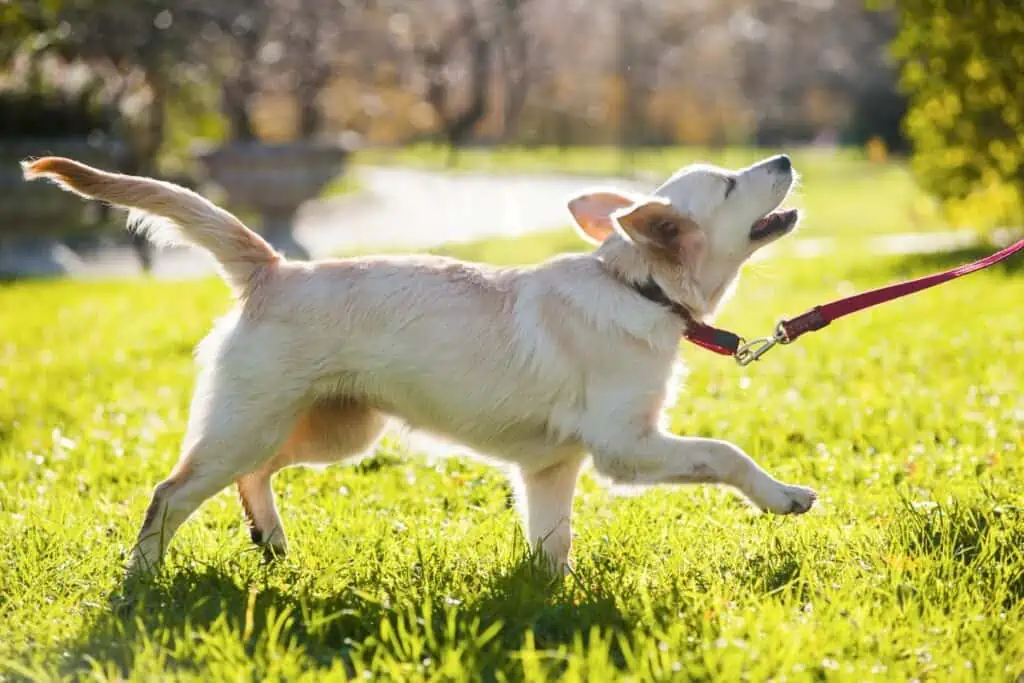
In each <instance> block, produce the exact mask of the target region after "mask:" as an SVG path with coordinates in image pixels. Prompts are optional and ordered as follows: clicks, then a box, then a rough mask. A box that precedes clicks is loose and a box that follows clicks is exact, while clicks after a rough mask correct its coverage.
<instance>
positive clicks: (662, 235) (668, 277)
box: [569, 156, 799, 317]
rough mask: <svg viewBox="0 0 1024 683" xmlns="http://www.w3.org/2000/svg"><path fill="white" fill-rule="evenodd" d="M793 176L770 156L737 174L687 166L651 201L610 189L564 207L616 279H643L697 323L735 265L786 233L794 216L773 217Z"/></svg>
mask: <svg viewBox="0 0 1024 683" xmlns="http://www.w3.org/2000/svg"><path fill="white" fill-rule="evenodd" d="M795 177H796V173H795V172H794V170H793V166H792V164H791V163H790V160H789V157H786V156H775V157H771V158H769V159H765V160H764V161H761V162H760V163H757V164H754V165H753V166H750V167H748V168H745V169H742V170H739V171H729V170H726V169H722V168H717V167H714V166H708V165H703V164H699V165H693V166H687V167H685V168H683V169H681V170H680V171H679V172H677V173H676V174H675V175H673V176H672V177H671V178H669V180H668V181H667V182H665V184H664V185H662V186H661V187H660V188H658V189H657V190H656V191H655V192H654V194H652V195H648V196H633V195H629V194H626V193H621V192H617V191H609V190H599V191H593V192H588V193H585V194H582V195H579V196H578V197H575V198H574V199H572V200H571V201H570V202H569V212H570V213H571V214H572V216H573V219H574V220H575V221H576V225H577V227H578V228H579V230H580V232H581V233H582V235H583V236H584V237H585V238H586V239H588V240H590V241H592V242H594V243H596V244H602V247H601V249H599V250H598V252H597V255H598V257H599V258H602V259H603V260H604V261H605V262H606V263H608V264H609V266H610V267H612V268H613V269H615V270H616V271H617V274H618V275H620V276H622V277H624V278H626V279H629V280H632V281H635V282H642V281H643V280H646V279H647V278H648V277H653V278H654V280H655V281H656V282H657V283H658V284H659V285H660V286H661V287H662V289H664V290H665V292H666V294H668V295H669V296H670V297H672V298H673V299H674V300H676V301H677V302H679V303H681V304H683V305H684V306H686V307H687V308H689V309H690V310H691V312H693V313H694V314H695V315H697V316H698V317H705V316H708V315H710V314H711V313H712V312H713V311H714V309H715V308H716V307H717V306H718V304H719V303H721V301H722V300H723V299H724V298H725V296H726V294H727V293H728V292H729V290H730V289H731V287H732V284H733V282H734V281H735V279H736V276H737V274H738V273H739V269H740V266H742V265H743V263H744V262H746V261H747V259H749V258H750V256H751V255H753V253H754V252H755V251H757V250H758V249H759V248H761V247H763V246H765V245H767V244H769V243H771V242H773V241H775V240H776V239H778V238H780V237H782V236H783V235H786V234H788V233H790V232H791V231H792V230H793V228H794V227H795V226H796V224H797V220H798V218H799V215H798V212H797V211H796V209H789V210H778V208H779V206H780V205H781V204H782V202H783V200H784V199H785V198H786V195H787V194H788V193H789V190H790V188H791V187H792V186H793V181H794V179H795Z"/></svg>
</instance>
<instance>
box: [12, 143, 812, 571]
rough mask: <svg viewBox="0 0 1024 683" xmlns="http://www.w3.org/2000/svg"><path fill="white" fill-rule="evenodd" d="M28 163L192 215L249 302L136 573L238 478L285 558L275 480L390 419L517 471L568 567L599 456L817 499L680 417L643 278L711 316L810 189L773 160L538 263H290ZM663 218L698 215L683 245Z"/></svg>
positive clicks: (580, 218) (613, 209)
mask: <svg viewBox="0 0 1024 683" xmlns="http://www.w3.org/2000/svg"><path fill="white" fill-rule="evenodd" d="M26 174H27V175H41V176H47V177H51V178H54V179H56V180H57V181H58V182H60V183H61V184H63V185H64V186H66V187H68V188H70V189H72V190H74V191H77V192H79V193H81V194H84V195H86V196H93V197H98V198H100V199H104V200H107V201H109V202H112V203H115V204H119V205H123V206H128V207H131V208H133V209H136V210H141V211H144V212H148V214H155V215H157V216H161V217H164V218H167V219H170V220H172V221H173V222H174V224H175V225H176V226H177V230H178V232H179V234H181V235H182V236H184V238H185V239H186V240H191V241H193V242H196V243H199V244H200V245H202V246H204V247H206V248H208V249H209V250H210V251H211V252H212V253H214V255H215V256H216V257H217V258H218V259H219V260H220V261H221V263H222V266H223V270H224V272H225V273H226V274H227V277H228V279H229V281H230V282H231V284H232V285H233V287H234V289H235V291H236V292H237V294H238V297H239V303H238V306H237V307H236V309H235V310H234V311H233V312H232V313H231V314H230V315H229V316H227V317H225V318H224V319H223V320H221V321H220V322H219V323H218V324H217V326H216V327H215V329H214V331H213V332H212V333H211V335H210V336H209V337H208V338H207V339H206V340H205V341H204V342H203V343H202V346H201V353H200V362H201V371H200V373H199V377H198V381H197V386H196V389H195V395H194V398H193V401H192V407H191V413H190V417H189V424H188V429H187V433H186V435H185V439H184V445H183V450H182V456H181V460H180V461H179V463H178V465H177V467H176V468H175V470H174V472H172V474H171V475H170V477H169V478H168V479H167V480H166V481H164V482H163V483H162V484H160V485H159V486H158V487H157V489H156V491H155V493H154V495H153V500H152V503H151V505H150V509H149V510H148V512H147V515H146V520H145V523H144V524H143V528H142V530H141V531H140V535H139V542H138V545H137V547H136V550H135V554H134V557H133V561H132V567H133V568H134V569H142V568H147V567H150V566H152V565H153V564H155V563H156V562H157V561H158V560H159V558H160V556H161V555H162V553H163V551H164V549H165V548H166V545H167V543H168V542H169V541H170V538H171V536H172V535H173V534H174V532H175V530H176V529H177V527H178V526H179V525H180V524H181V523H183V522H184V521H185V519H186V518H187V517H188V516H189V515H191V514H192V512H194V511H195V509H196V508H197V507H198V506H199V505H200V504H201V503H202V502H203V501H204V500H205V499H207V498H209V497H210V496H212V495H214V494H215V493H217V492H218V491H220V490H221V489H223V488H224V487H225V486H227V485H229V484H230V483H231V482H232V481H236V482H237V483H238V487H239V492H240V494H241V496H242V501H243V504H244V506H245V507H246V511H247V515H248V517H249V519H250V522H251V524H252V528H253V535H254V539H255V540H257V541H258V542H259V543H261V544H264V545H265V546H266V548H267V549H268V550H269V551H272V552H283V551H284V550H285V547H286V541H285V535H284V530H283V528H282V525H281V520H280V518H279V516H278V513H277V510H276V508H275V505H274V500H273V494H272V492H271V487H270V479H271V476H272V475H273V473H274V472H276V471H277V470H278V469H280V468H281V467H285V466H288V465H292V464H299V463H330V462H337V461H346V460H351V459H353V458H355V457H358V456H359V455H360V454H362V453H365V452H366V451H367V450H368V449H371V448H372V447H373V444H374V443H375V441H376V439H377V438H378V436H379V434H380V433H381V431H382V429H383V426H384V423H385V421H386V419H387V418H388V417H389V416H394V417H397V418H400V419H401V420H404V421H405V422H407V423H408V424H409V425H411V426H412V427H413V428H416V429H421V430H425V431H427V432H431V433H433V434H437V435H440V436H443V437H446V438H448V439H452V440H455V441H457V442H460V443H462V444H465V445H467V446H469V447H470V448H472V449H474V450H475V451H477V452H478V453H481V454H484V455H486V456H487V457H488V458H490V459H492V460H493V461H495V462H497V463H500V464H501V465H503V466H505V467H506V468H508V469H510V470H511V471H512V472H513V476H514V480H515V481H514V483H515V486H516V489H517V491H518V492H519V500H520V504H521V507H522V509H523V519H524V524H525V528H526V533H527V535H528V537H529V539H530V540H531V542H533V543H534V544H535V545H536V547H537V548H538V550H541V551H543V555H544V557H546V558H547V560H548V562H549V563H550V564H551V566H552V567H553V568H562V569H565V568H567V567H568V566H569V554H570V547H571V542H572V530H571V521H570V516H571V510H572V498H573V493H574V490H575V486H576V480H577V477H578V474H579V472H580V469H581V467H582V466H583V464H584V462H585V460H586V458H587V456H588V455H589V456H591V457H592V460H593V465H594V468H595V469H596V470H597V472H598V473H599V474H600V475H602V476H603V477H605V478H607V479H609V480H611V481H613V482H615V483H618V484H624V485H647V484H658V483H676V484H682V483H695V482H714V483H723V484H727V485H730V486H733V487H735V488H736V489H738V490H739V491H741V492H742V493H743V494H745V495H746V496H747V497H748V498H749V499H750V500H752V501H753V502H754V503H755V504H756V505H758V506H759V507H761V508H763V509H765V510H770V511H772V512H776V513H790V512H797V513H799V512H805V511H806V510H807V509H809V508H810V507H811V505H812V504H813V502H814V499H815V494H814V492H813V491H811V490H810V489H805V488H802V487H797V486H790V485H787V484H783V483H781V482H779V481H777V480H775V479H773V478H772V477H771V476H770V475H768V474H767V473H766V472H765V471H764V470H762V469H761V468H760V467H758V466H757V465H756V464H755V463H754V462H753V460H751V459H750V458H749V457H748V456H747V455H746V454H745V453H744V452H743V451H742V450H740V449H739V448H738V447H737V446H734V445H732V444H729V443H727V442H724V441H718V440H714V439H704V438H695V437H680V436H676V435H673V434H670V433H667V432H666V431H665V430H664V429H663V428H662V415H663V411H664V409H665V408H666V406H667V405H669V404H670V403H671V401H670V400H669V397H670V395H671V393H672V391H673V390H674V388H675V381H673V380H672V377H673V372H674V371H675V370H676V369H677V365H676V355H677V351H678V347H679V340H680V336H681V334H682V333H683V331H684V329H685V324H686V323H685V322H684V321H683V320H682V319H681V318H679V317H677V316H676V315H675V314H673V313H672V312H670V311H669V310H668V309H667V308H665V307H662V306H659V305H657V304H655V303H652V302H651V301H648V300H647V299H645V298H643V297H642V296H640V295H639V294H638V293H637V292H636V291H635V290H634V289H632V288H631V287H629V286H628V284H627V283H629V282H641V281H643V280H645V279H646V278H649V277H650V278H653V279H654V280H655V281H656V282H657V283H658V284H659V285H660V286H661V287H662V289H664V291H665V292H666V293H667V294H668V295H669V296H670V297H672V298H673V299H674V300H675V301H677V302H679V303H681V304H683V305H685V306H686V307H687V308H688V309H689V310H690V311H691V312H692V313H693V314H694V316H695V317H697V318H701V319H706V318H708V317H709V316H710V315H712V314H713V312H714V311H715V309H716V308H717V307H718V306H719V304H720V303H721V302H722V301H723V300H724V298H725V297H726V295H727V293H728V291H729V290H730V289H731V287H732V285H733V283H734V281H735V279H736V275H737V273H738V270H739V268H740V266H741V265H742V264H743V262H744V261H746V260H747V258H749V256H750V255H751V254H752V253H753V252H754V251H755V250H756V248H757V247H759V246H761V244H760V243H757V244H753V243H751V239H750V226H751V224H752V223H753V222H754V221H756V220H757V219H758V218H760V217H761V216H763V215H765V214H766V213H768V212H770V211H772V210H773V209H775V208H776V207H777V206H778V205H779V204H780V203H781V202H782V200H783V199H784V198H785V195H786V194H787V192H788V191H789V188H790V186H791V184H792V181H793V173H792V172H791V171H789V170H780V169H779V166H778V163H776V162H774V161H772V160H768V161H766V162H762V163H761V164H759V165H755V166H752V167H750V168H748V169H745V170H742V171H739V172H736V173H731V172H728V171H724V170H722V169H717V168H713V167H706V166H700V167H691V168H687V169H684V170H683V171H681V172H680V173H678V174H676V175H675V176H673V177H672V178H671V179H670V180H669V181H668V182H667V183H665V185H663V186H662V187H661V188H659V189H658V190H657V191H656V192H655V193H654V195H653V196H652V197H640V198H635V197H634V198H630V197H625V196H624V195H621V194H617V193H614V192H612V193H608V192H605V193H596V194H595V193H588V194H585V195H581V196H580V197H577V198H576V199H574V200H573V202H571V203H570V207H571V210H572V212H573V214H574V217H575V218H576V220H577V223H578V224H579V225H580V227H581V229H582V230H583V231H584V232H586V233H587V234H588V235H589V236H590V237H591V238H594V239H602V240H603V243H602V244H601V246H600V247H599V248H598V249H596V250H595V251H594V252H593V253H588V254H580V255H571V256H561V257H558V258H555V259H552V260H550V261H548V262H547V263H544V264H542V265H540V266H537V267H534V268H519V269H494V268H489V267H486V266H482V265H475V264H468V263H462V262H459V261H453V260H449V259H443V258H437V257H390V258H364V259H352V260H343V261H325V262H317V263H294V262H287V261H285V260H283V259H282V258H281V257H280V256H279V255H277V254H276V253H274V252H273V251H272V250H271V249H270V247H269V246H267V245H266V243H265V242H263V240H262V239H260V238H258V237H257V236H255V235H253V234H252V233H250V232H249V231H248V230H247V229H246V228H245V227H244V226H242V224H241V223H239V222H238V221H237V220H236V219H234V217H232V216H230V214H227V213H226V212H224V211H223V210H221V209H218V208H216V207H214V206H213V205H212V204H210V203H209V202H206V201H205V200H202V198H200V197H199V196H198V195H195V194H193V193H190V192H188V191H187V190H184V189H179V188H176V187H174V186H172V185H168V184H166V183H156V181H152V180H149V179H143V178H133V177H128V176H120V175H115V174H107V173H103V172H101V171H97V170H95V169H91V168H89V167H86V166H83V165H81V164H77V163H75V162H71V161H68V160H62V159H53V158H50V159H42V160H39V161H37V162H35V163H34V164H32V165H29V166H28V167H27V169H26ZM730 176H731V177H734V178H735V179H736V187H735V189H734V190H733V192H732V194H731V195H730V196H729V198H728V199H726V197H725V193H726V189H727V187H728V180H727V178H728V177H730ZM644 207H647V208H644ZM634 209H643V211H637V212H636V213H633V214H631V213H630V212H631V211H633V210H634ZM648 209H650V210H651V211H654V212H656V213H655V214H652V215H658V216H661V215H664V216H667V217H668V220H670V221H674V223H673V225H678V226H680V228H679V229H678V230H672V231H670V233H669V236H668V238H666V240H668V241H665V240H662V241H660V242H659V240H661V237H659V236H662V237H663V236H664V233H663V232H658V230H657V229H656V228H657V227H658V226H657V225H656V221H655V222H652V221H651V220H649V219H648V218H646V216H647V214H646V213H644V211H647V210H648ZM657 212H661V213H657ZM665 212H668V213H665ZM638 216H645V217H644V218H643V219H640V218H637V217H638ZM197 225H199V226H201V229H200V228H197V227H196V226H197Z"/></svg>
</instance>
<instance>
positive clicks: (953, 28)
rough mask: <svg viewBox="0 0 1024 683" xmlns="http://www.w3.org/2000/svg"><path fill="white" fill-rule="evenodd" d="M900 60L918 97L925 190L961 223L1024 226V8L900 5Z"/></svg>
mask: <svg viewBox="0 0 1024 683" xmlns="http://www.w3.org/2000/svg"><path fill="white" fill-rule="evenodd" d="M898 7H899V12H900V15H901V19H902V28H901V31H900V34H899V37H898V38H897V40H896V41H895V43H894V46H893V48H894V53H895V55H896V56H897V57H898V58H899V59H900V60H903V62H904V66H903V74H902V85H903V86H904V87H905V88H906V90H907V91H908V92H909V93H910V96H911V108H910V111H909V113H908V115H907V118H906V123H905V125H906V130H907V133H908V135H909V136H910V137H911V139H912V140H913V142H914V145H915V149H916V153H915V156H914V160H913V168H914V172H915V174H916V176H917V177H918V179H919V180H920V182H921V184H922V185H923V186H924V187H925V188H926V189H927V190H928V191H930V192H932V193H934V194H936V195H937V196H939V197H941V198H943V199H944V200H946V202H947V203H948V206H949V208H950V210H951V212H952V215H953V216H954V217H955V219H956V220H957V222H963V223H968V224H971V225H975V226H977V227H986V226H991V225H996V224H1012V225H1019V224H1020V222H1021V221H1022V219H1024V89H1022V86H1021V74H1022V73H1024V5H1022V4H1021V3H1020V2H1019V0H985V1H982V0H899V2H898Z"/></svg>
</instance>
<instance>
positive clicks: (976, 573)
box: [893, 499, 1024, 610]
mask: <svg viewBox="0 0 1024 683" xmlns="http://www.w3.org/2000/svg"><path fill="white" fill-rule="evenodd" d="M904 509H905V511H906V514H904V515H902V516H901V519H900V522H899V523H897V525H896V526H895V528H894V529H893V548H894V549H896V550H897V551H898V552H904V553H906V554H907V555H908V556H909V557H912V558H929V559H930V560H932V561H933V564H932V567H933V571H934V572H935V576H936V578H937V579H938V582H937V583H938V584H939V585H946V586H958V585H959V584H958V581H957V580H958V579H959V578H960V577H961V576H963V575H964V574H965V573H967V574H969V575H970V576H971V586H972V587H973V588H974V589H975V590H979V591H982V592H983V593H984V594H985V595H986V598H987V599H989V600H992V601H993V602H996V603H999V604H1001V605H1002V607H1003V609H1006V610H1012V609H1014V608H1015V607H1016V606H1017V605H1018V604H1020V603H1021V602H1022V601H1024V508H1021V507H1019V506H1015V505H1013V504H1011V503H1009V502H1007V501H1000V500H996V499H989V500H987V501H986V503H985V504H961V503H958V502H955V501H954V502H951V503H948V504H939V503H934V502H931V503H928V504H918V505H914V504H911V503H910V502H908V501H904ZM938 593H939V594H940V595H941V591H939V592H938ZM948 597H949V600H950V603H951V604H950V608H951V609H952V608H955V602H956V600H957V595H956V594H951V595H950V596H948ZM933 599H934V596H933Z"/></svg>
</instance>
